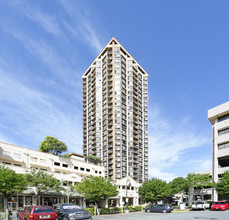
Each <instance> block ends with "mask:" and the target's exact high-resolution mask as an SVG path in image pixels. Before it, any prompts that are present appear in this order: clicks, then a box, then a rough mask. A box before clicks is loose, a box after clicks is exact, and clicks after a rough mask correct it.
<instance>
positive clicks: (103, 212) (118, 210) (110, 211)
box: [100, 207, 121, 215]
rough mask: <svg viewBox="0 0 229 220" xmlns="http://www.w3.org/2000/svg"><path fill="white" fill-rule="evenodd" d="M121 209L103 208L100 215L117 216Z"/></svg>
mask: <svg viewBox="0 0 229 220" xmlns="http://www.w3.org/2000/svg"><path fill="white" fill-rule="evenodd" d="M120 212H121V208H119V207H114V208H101V209H100V214H101V215H102V214H115V213H120Z"/></svg>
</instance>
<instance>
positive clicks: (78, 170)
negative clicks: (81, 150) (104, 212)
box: [0, 142, 142, 210]
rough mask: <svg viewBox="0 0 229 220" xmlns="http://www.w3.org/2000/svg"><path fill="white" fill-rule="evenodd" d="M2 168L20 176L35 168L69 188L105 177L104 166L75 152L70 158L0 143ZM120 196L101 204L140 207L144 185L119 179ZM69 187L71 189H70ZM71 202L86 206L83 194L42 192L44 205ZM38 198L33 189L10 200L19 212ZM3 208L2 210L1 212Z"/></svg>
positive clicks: (11, 207)
mask: <svg viewBox="0 0 229 220" xmlns="http://www.w3.org/2000/svg"><path fill="white" fill-rule="evenodd" d="M0 165H5V166H6V167H9V168H10V169H12V170H14V171H15V172H16V173H23V174H25V173H27V172H28V171H29V169H31V168H34V169H37V170H42V171H45V172H47V173H48V174H52V175H53V176H54V177H55V178H56V179H58V180H59V181H60V183H61V182H62V183H64V184H65V185H66V186H65V187H66V188H68V186H69V185H73V186H74V185H75V184H77V183H79V182H81V180H82V178H85V177H86V178H87V177H88V178H89V177H90V176H91V175H93V176H102V177H104V176H105V175H104V167H103V166H100V165H95V164H92V163H88V162H86V161H85V160H84V157H83V156H82V155H80V154H76V153H72V154H71V156H70V157H69V158H65V157H63V156H57V155H53V154H51V153H44V152H40V151H37V150H32V149H29V148H26V147H20V146H16V145H13V144H9V143H5V142H0ZM115 184H116V185H117V189H118V191H119V194H118V196H116V197H114V198H109V199H106V200H104V201H101V202H100V203H99V205H100V207H115V206H118V207H123V206H125V205H133V206H135V205H139V204H141V203H142V200H141V199H140V198H139V195H138V193H137V192H138V188H139V187H140V185H141V184H140V183H137V182H136V181H135V180H133V179H132V178H131V177H126V178H123V179H121V180H117V181H116V183H115ZM67 185H68V186H67ZM68 197H70V202H71V203H74V204H78V205H81V206H84V207H85V205H86V202H85V200H84V198H83V197H82V196H81V195H78V194H76V193H74V194H73V195H72V194H70V195H69V196H68V195H67V194H66V193H54V192H49V193H47V192H46V193H45V192H44V193H43V194H42V193H41V195H40V204H43V205H52V204H54V203H64V202H67V200H68ZM37 203H38V196H37V192H36V188H34V187H29V188H28V189H27V190H25V191H24V192H23V193H20V194H18V195H17V196H15V197H12V198H9V201H8V204H9V207H10V209H12V210H16V209H19V208H22V207H23V206H24V205H29V204H37ZM0 204H2V205H3V198H2V197H1V195H0ZM1 208H3V207H0V209H1Z"/></svg>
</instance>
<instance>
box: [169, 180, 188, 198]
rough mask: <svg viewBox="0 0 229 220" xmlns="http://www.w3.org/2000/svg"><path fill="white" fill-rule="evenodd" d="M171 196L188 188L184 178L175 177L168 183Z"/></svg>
mask: <svg viewBox="0 0 229 220" xmlns="http://www.w3.org/2000/svg"><path fill="white" fill-rule="evenodd" d="M170 186H171V194H172V195H175V194H177V193H180V192H182V191H184V190H186V189H187V188H188V181H187V180H186V179H185V178H184V177H177V178H175V179H173V180H172V182H170Z"/></svg>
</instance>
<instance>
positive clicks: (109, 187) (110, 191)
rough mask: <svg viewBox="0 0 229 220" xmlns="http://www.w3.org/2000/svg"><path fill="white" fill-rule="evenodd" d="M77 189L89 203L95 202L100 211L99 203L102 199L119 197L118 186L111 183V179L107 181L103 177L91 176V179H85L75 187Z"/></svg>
mask: <svg viewBox="0 0 229 220" xmlns="http://www.w3.org/2000/svg"><path fill="white" fill-rule="evenodd" d="M75 189H76V191H77V192H78V193H80V194H82V195H83V196H84V197H85V199H86V200H87V201H91V202H94V203H95V206H96V209H98V205H97V202H98V201H100V200H101V199H107V198H108V197H112V196H117V195H118V190H117V186H116V185H115V184H113V183H112V182H111V181H110V178H109V179H105V178H104V177H101V176H99V177H98V176H90V178H89V179H87V178H83V179H82V181H81V182H80V183H79V184H78V185H76V186H75Z"/></svg>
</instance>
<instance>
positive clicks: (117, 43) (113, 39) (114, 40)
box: [82, 37, 148, 78]
mask: <svg viewBox="0 0 229 220" xmlns="http://www.w3.org/2000/svg"><path fill="white" fill-rule="evenodd" d="M113 42H114V44H116V45H119V46H120V47H121V49H122V51H123V52H124V53H125V54H126V55H127V56H128V57H130V58H131V59H133V61H134V62H135V63H136V64H137V65H138V66H139V68H140V69H141V71H142V72H143V73H144V74H145V75H146V76H148V73H147V72H146V71H145V70H144V69H143V68H142V67H141V65H140V64H139V63H138V62H137V61H136V60H135V59H134V58H133V57H132V56H131V55H130V54H129V53H128V52H127V51H126V50H125V48H124V47H123V46H122V45H121V44H120V43H119V42H118V41H117V40H116V39H115V38H114V37H112V38H111V40H110V41H109V42H108V44H107V45H106V46H105V47H104V49H103V50H102V51H101V53H100V54H99V55H98V56H97V57H96V59H95V60H94V61H93V62H92V64H91V65H90V66H89V67H88V69H87V70H86V71H85V73H84V74H83V76H82V78H83V77H84V76H86V74H87V73H88V71H89V69H90V68H91V66H92V65H93V64H94V63H95V61H96V60H97V59H98V58H100V57H101V55H102V54H103V53H104V52H105V51H106V49H107V47H108V46H110V45H112V44H113Z"/></svg>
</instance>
